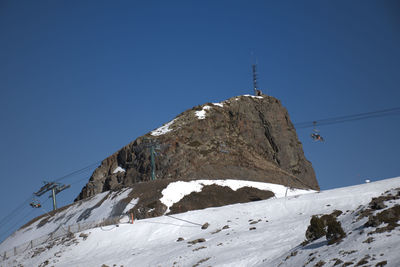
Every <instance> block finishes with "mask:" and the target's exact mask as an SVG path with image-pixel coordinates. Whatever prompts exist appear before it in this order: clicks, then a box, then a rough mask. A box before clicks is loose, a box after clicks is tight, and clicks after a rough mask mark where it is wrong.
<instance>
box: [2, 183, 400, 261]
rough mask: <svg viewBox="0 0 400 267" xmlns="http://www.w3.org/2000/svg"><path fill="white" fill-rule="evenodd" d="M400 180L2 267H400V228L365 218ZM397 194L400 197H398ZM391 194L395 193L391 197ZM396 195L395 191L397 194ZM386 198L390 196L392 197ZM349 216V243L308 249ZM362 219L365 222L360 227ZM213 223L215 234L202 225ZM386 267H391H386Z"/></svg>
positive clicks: (156, 225) (79, 237) (176, 223)
mask: <svg viewBox="0 0 400 267" xmlns="http://www.w3.org/2000/svg"><path fill="white" fill-rule="evenodd" d="M399 188H400V178H394V179H387V180H382V181H379V182H374V183H368V184H362V185H358V186H352V187H345V188H339V189H334V190H327V191H321V192H318V193H311V194H303V195H298V196H288V197H286V198H285V197H281V198H274V199H268V200H263V201H257V202H251V203H245V204H235V205H230V206H225V207H220V208H209V209H205V210H198V211H190V212H186V213H182V214H177V215H173V216H162V217H157V218H151V219H145V220H139V221H135V222H134V223H133V224H119V225H118V226H117V225H112V226H106V227H99V228H95V229H91V230H87V231H84V232H82V233H77V234H75V235H70V236H68V237H64V238H60V239H58V240H54V241H52V242H50V243H47V244H46V245H43V246H39V247H36V248H33V249H30V250H28V251H26V252H25V253H21V254H19V255H16V256H11V257H9V258H8V259H7V260H5V261H0V265H1V266H18V265H22V266H46V265H48V266H125V267H126V266H296V267H297V266H334V264H335V263H339V262H340V265H337V266H343V265H344V266H357V264H358V266H393V267H395V266H396V267H397V266H400V256H399V254H398V251H400V231H399V229H400V227H396V228H394V229H393V230H391V231H390V232H389V231H381V232H380V231H378V232H374V233H372V232H373V231H375V230H376V229H377V227H382V226H385V225H380V226H376V227H366V226H364V224H365V223H366V222H367V221H368V217H364V218H361V217H360V214H362V213H363V211H365V210H366V209H367V207H368V204H369V203H370V201H371V199H372V198H373V197H378V196H380V195H382V194H386V195H390V194H391V195H392V196H393V197H390V198H387V201H385V202H384V204H385V205H386V206H387V207H379V210H376V211H375V213H374V214H376V213H378V212H382V211H383V210H385V209H389V208H391V207H394V206H396V205H399V204H400V199H399V196H400V194H399ZM392 189H397V190H392ZM388 190H389V191H388ZM390 190H392V191H390ZM385 192H386V193H385ZM334 210H340V211H342V212H343V213H342V215H340V216H339V217H338V220H339V221H340V222H341V224H342V226H343V228H344V230H345V232H346V234H347V236H346V237H345V238H344V239H343V240H342V241H341V242H340V243H337V244H333V245H328V244H327V242H326V239H325V237H322V238H320V239H317V240H315V241H313V242H311V243H309V244H307V245H305V246H302V245H300V244H301V243H302V242H303V241H304V240H305V231H306V229H307V227H308V225H309V222H310V218H311V217H312V215H316V214H329V213H332V212H333V211H334ZM359 218H361V219H359ZM206 222H207V223H209V226H208V228H206V229H201V225H203V224H204V223H206ZM385 264H386V265H385Z"/></svg>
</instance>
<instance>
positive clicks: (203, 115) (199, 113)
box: [194, 106, 211, 120]
mask: <svg viewBox="0 0 400 267" xmlns="http://www.w3.org/2000/svg"><path fill="white" fill-rule="evenodd" d="M210 108H211V107H210V106H204V107H203V109H202V110H199V111H196V112H195V113H194V114H195V115H196V116H197V118H198V119H199V120H204V119H205V118H206V110H209V109H210Z"/></svg>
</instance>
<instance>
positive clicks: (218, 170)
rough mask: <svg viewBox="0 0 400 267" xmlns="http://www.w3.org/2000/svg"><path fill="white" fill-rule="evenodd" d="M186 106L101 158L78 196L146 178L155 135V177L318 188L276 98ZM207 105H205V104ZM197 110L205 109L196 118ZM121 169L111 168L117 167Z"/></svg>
mask: <svg viewBox="0 0 400 267" xmlns="http://www.w3.org/2000/svg"><path fill="white" fill-rule="evenodd" d="M222 104H223V107H220V106H218V105H213V104H211V103H209V104H206V105H203V106H198V107H195V108H193V109H191V110H187V111H185V112H183V113H182V114H180V115H179V116H177V117H176V118H175V120H174V121H173V122H172V124H171V125H170V126H169V129H170V130H171V131H169V132H167V133H165V134H162V135H158V136H153V135H151V133H148V134H146V135H145V136H142V137H139V138H137V139H136V140H135V141H133V142H132V143H130V144H128V145H127V146H125V147H123V148H122V149H121V150H119V151H118V152H116V153H115V154H113V155H111V156H110V157H108V158H106V159H105V160H104V161H103V162H102V163H101V165H100V166H99V167H98V168H97V169H96V170H95V171H94V173H93V174H92V176H91V178H90V180H89V182H88V184H87V185H86V186H85V187H84V188H83V189H82V191H81V193H80V194H79V196H78V197H77V200H79V199H84V198H87V197H89V196H93V195H95V194H98V193H100V192H104V191H107V190H113V189H118V188H121V187H126V186H132V185H134V184H136V183H139V182H145V181H149V180H150V179H151V164H150V152H149V151H150V149H148V148H146V146H144V145H143V144H144V142H145V138H151V139H152V140H153V141H157V142H158V143H159V144H160V145H159V149H158V153H157V157H156V177H157V179H173V180H193V179H240V180H251V181H259V182H270V183H276V184H283V185H289V186H291V187H295V188H311V189H316V190H318V189H319V186H318V182H317V180H316V178H315V173H314V170H313V168H312V166H311V163H310V162H309V161H307V159H306V158H305V156H304V153H303V149H302V144H301V143H300V142H299V140H298V138H297V134H296V131H295V129H294V126H293V124H292V123H291V121H290V119H289V114H288V112H287V110H286V109H285V108H284V107H283V106H282V105H281V103H280V101H279V100H277V99H275V98H273V97H271V96H266V95H263V96H262V97H258V98H255V97H250V96H240V97H234V98H231V99H228V100H226V101H224V102H222ZM206 106H208V107H209V108H205V107H206ZM196 111H204V114H205V118H204V119H199V118H198V117H197V116H196ZM118 166H120V167H122V168H123V169H125V170H126V171H125V172H118V173H114V170H115V169H116V168H117V167H118Z"/></svg>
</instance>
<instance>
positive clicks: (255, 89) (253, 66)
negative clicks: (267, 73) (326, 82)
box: [252, 64, 258, 95]
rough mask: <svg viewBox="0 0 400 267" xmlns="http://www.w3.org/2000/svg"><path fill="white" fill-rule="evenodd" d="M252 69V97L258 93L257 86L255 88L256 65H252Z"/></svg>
mask: <svg viewBox="0 0 400 267" xmlns="http://www.w3.org/2000/svg"><path fill="white" fill-rule="evenodd" d="M252 69H253V89H254V95H257V92H258V86H257V64H253V65H252Z"/></svg>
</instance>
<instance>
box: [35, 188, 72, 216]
mask: <svg viewBox="0 0 400 267" xmlns="http://www.w3.org/2000/svg"><path fill="white" fill-rule="evenodd" d="M69 187H71V186H70V185H65V184H60V183H56V182H44V186H42V187H41V188H40V189H39V191H37V192H36V193H33V194H34V195H35V196H38V197H40V196H42V195H43V194H45V193H46V192H48V191H50V190H51V195H50V197H51V198H53V210H56V209H57V201H56V195H57V194H58V193H60V192H61V191H63V190H65V189H67V188H69Z"/></svg>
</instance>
